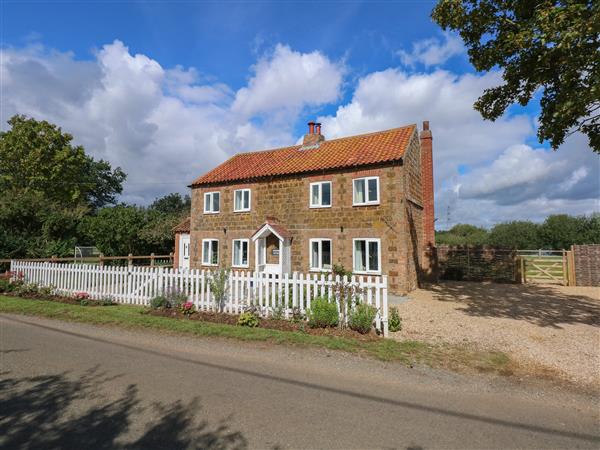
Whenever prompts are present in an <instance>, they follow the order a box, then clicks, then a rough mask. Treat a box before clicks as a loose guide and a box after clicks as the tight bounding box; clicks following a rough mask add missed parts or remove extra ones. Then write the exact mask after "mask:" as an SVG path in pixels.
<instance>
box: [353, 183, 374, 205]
mask: <svg viewBox="0 0 600 450" xmlns="http://www.w3.org/2000/svg"><path fill="white" fill-rule="evenodd" d="M359 180H365V201H364V202H360V203H358V202H356V182H357V181H359ZM369 180H376V181H377V200H369ZM380 203H381V186H380V183H379V176H369V177H359V178H353V179H352V206H369V205H379V204H380Z"/></svg>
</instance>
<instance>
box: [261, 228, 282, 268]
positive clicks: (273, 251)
mask: <svg viewBox="0 0 600 450" xmlns="http://www.w3.org/2000/svg"><path fill="white" fill-rule="evenodd" d="M265 247H266V254H265V272H266V273H276V274H281V243H280V241H279V238H278V237H277V236H275V235H274V234H270V235H268V236H267V237H266V238H265Z"/></svg>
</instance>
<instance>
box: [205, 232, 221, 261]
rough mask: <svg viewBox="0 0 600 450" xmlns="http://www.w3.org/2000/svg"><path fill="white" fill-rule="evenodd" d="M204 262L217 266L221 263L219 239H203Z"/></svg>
mask: <svg viewBox="0 0 600 450" xmlns="http://www.w3.org/2000/svg"><path fill="white" fill-rule="evenodd" d="M202 264H203V265H205V266H217V265H218V264H219V240H218V239H202Z"/></svg>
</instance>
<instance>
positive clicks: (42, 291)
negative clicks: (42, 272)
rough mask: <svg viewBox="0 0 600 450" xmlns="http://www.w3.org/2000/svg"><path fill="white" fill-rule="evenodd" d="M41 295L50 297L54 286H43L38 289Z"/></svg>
mask: <svg viewBox="0 0 600 450" xmlns="http://www.w3.org/2000/svg"><path fill="white" fill-rule="evenodd" d="M38 292H39V294H40V295H41V296H42V297H52V296H53V295H54V286H45V287H40V288H39V289H38Z"/></svg>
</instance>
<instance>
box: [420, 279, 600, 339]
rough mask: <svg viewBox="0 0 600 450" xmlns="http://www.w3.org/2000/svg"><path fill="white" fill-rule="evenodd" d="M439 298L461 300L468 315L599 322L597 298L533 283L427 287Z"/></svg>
mask: <svg viewBox="0 0 600 450" xmlns="http://www.w3.org/2000/svg"><path fill="white" fill-rule="evenodd" d="M426 289H427V290H429V291H431V292H433V294H434V296H435V298H437V299H438V300H440V301H447V302H454V303H458V304H461V305H462V306H461V311H463V312H464V313H465V314H468V315H471V316H483V317H500V318H510V319H517V320H525V321H527V322H530V323H533V324H535V325H538V326H542V327H548V326H549V327H554V328H560V325H559V324H566V323H582V324H586V325H592V326H596V327H597V326H600V302H599V301H597V300H594V299H593V298H591V297H588V296H585V295H575V294H569V293H565V292H564V291H561V290H560V289H559V288H554V287H551V286H544V285H535V284H498V283H481V282H442V283H439V284H435V285H431V286H429V287H427V288H426Z"/></svg>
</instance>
